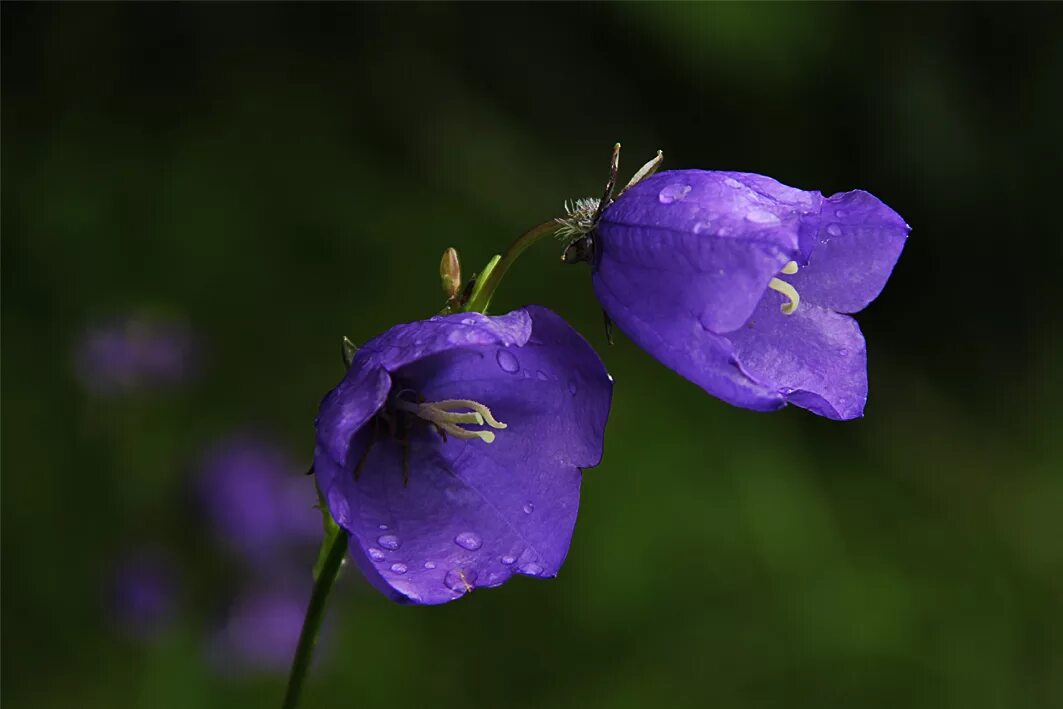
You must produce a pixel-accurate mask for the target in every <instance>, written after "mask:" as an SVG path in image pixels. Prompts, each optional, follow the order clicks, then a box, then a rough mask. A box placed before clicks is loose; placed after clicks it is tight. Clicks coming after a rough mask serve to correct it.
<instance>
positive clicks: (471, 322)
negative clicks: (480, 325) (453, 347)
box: [461, 318, 476, 325]
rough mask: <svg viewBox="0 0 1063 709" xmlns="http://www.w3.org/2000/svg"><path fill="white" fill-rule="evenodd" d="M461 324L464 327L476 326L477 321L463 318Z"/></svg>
mask: <svg viewBox="0 0 1063 709" xmlns="http://www.w3.org/2000/svg"><path fill="white" fill-rule="evenodd" d="M461 324H462V325H475V324H476V321H475V320H473V319H472V318H462V319H461Z"/></svg>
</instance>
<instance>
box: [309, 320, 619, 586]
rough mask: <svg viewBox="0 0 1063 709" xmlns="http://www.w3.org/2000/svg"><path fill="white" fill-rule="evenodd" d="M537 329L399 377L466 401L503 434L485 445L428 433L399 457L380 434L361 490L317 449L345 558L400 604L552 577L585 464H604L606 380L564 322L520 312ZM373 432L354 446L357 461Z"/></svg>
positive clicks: (438, 358) (431, 393)
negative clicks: (347, 550)
mask: <svg viewBox="0 0 1063 709" xmlns="http://www.w3.org/2000/svg"><path fill="white" fill-rule="evenodd" d="M527 313H528V316H529V318H530V320H531V321H532V322H533V323H534V325H533V328H532V331H531V333H530V338H529V339H528V340H527V341H526V343H525V344H524V346H521V347H505V346H499V345H495V344H493V345H488V346H483V347H471V348H465V347H459V348H454V349H452V350H448V351H445V352H438V353H436V354H435V355H433V356H431V357H427V358H424V359H422V360H419V361H417V362H414V363H411V364H410V365H407V366H406V367H403V368H401V369H399V370H396V371H395V372H394V375H393V376H394V378H395V380H396V382H401V383H402V385H403V386H410V387H411V389H415V390H416V391H417V392H418V394H420V395H421V396H424V397H425V398H426V399H427V400H429V401H438V400H443V399H472V400H475V401H477V402H479V403H482V404H484V405H486V406H488V407H489V408H490V409H491V411H492V413H493V414H494V416H495V418H497V419H498V420H499V421H501V422H504V423H505V424H506V425H507V427H506V428H505V429H502V430H499V431H497V437H496V438H495V440H494V442H493V443H490V444H488V443H484V442H483V441H480V440H476V439H473V440H456V439H454V438H453V437H451V438H449V439H448V440H447V441H446V442H445V443H444V442H443V441H442V439H441V437H440V436H439V434H438V433H437V432H436V431H435V430H433V429H432V428H430V427H429V426H427V425H418V426H416V427H415V429H414V430H413V431H412V432H411V434H410V445H409V448H408V456H409V457H408V463H407V465H408V470H409V482H408V484H406V485H404V484H403V452H402V447H401V446H400V444H399V443H398V442H396V441H394V440H392V439H391V438H390V437H389V436H386V435H385V436H383V437H382V438H381V439H378V440H377V441H376V443H374V444H373V447H372V448H371V449H370V452H369V454H368V456H367V457H366V458H365V464H364V466H362V468H361V473H360V476H359V479H358V480H357V481H355V480H354V475H353V472H352V466H351V465H350V464H348V465H347V466H346V467H340V466H338V465H336V464H335V463H334V462H333V461H332V460H331V459H330V456H328V455H322V453H321V451H319V453H318V456H317V457H318V459H319V461H320V464H321V465H322V466H323V469H322V470H319V474H321V475H323V478H322V479H328V480H330V481H332V486H331V488H329V489H328V491H327V495H326V499H327V502H328V505H329V509H330V511H331V512H332V515H333V517H334V518H335V519H336V521H337V522H338V523H339V524H340V525H341V526H342V527H344V528H345V529H347V530H348V531H349V532H350V533H351V555H352V557H353V558H354V559H355V561H356V562H357V563H358V565H359V567H360V568H361V569H362V570H363V572H364V573H365V574H366V577H367V578H368V579H369V580H370V582H371V583H372V584H373V585H374V586H376V587H377V588H378V589H379V590H381V591H383V592H384V593H386V594H387V595H389V596H390V597H392V598H393V599H395V600H398V601H402V602H412V603H424V604H433V603H444V602H447V601H450V600H453V599H455V598H458V597H460V596H462V595H464V594H465V593H467V592H468V591H469V590H471V589H473V588H477V587H489V586H497V585H499V584H501V583H504V582H505V581H506V580H507V579H508V578H510V577H511V576H512V575H513V574H514V573H522V574H525V575H531V576H553V575H556V574H557V571H558V569H559V568H560V566H561V564H562V562H563V561H564V558H565V555H566V554H567V551H568V546H569V542H570V540H571V536H572V530H573V527H574V525H575V519H576V512H577V509H578V504H579V487H580V480H581V472H580V468H581V467H587V466H591V465H595V464H596V463H597V462H598V461H599V460H600V458H601V452H602V435H603V432H604V427H605V419H606V416H607V414H608V409H609V399H610V396H611V382H610V380H609V378H608V375H607V374H606V372H605V368H604V366H603V365H602V363H601V361H600V359H599V358H598V356H597V355H596V354H595V353H594V351H593V350H592V349H591V348H590V346H589V345H588V344H587V343H586V342H585V341H584V340H583V338H582V337H580V336H579V334H578V333H576V332H575V331H574V330H572V328H571V327H569V326H568V325H567V324H566V323H564V321H563V320H561V318H559V317H558V316H557V315H554V314H553V313H551V312H550V311H547V310H545V309H542V308H537V307H534V306H532V307H529V308H528V309H527ZM370 439H371V432H370V431H369V430H368V429H363V431H361V432H360V433H359V434H358V435H357V436H356V437H355V442H354V444H353V446H352V447H351V452H350V453H349V454H348V461H350V460H351V458H353V457H358V458H361V454H362V452H363V451H364V450H365V447H366V446H367V445H368V444H369V441H370Z"/></svg>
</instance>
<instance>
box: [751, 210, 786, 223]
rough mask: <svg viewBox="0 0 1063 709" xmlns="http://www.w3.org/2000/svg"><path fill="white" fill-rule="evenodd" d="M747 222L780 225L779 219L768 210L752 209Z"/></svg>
mask: <svg viewBox="0 0 1063 709" xmlns="http://www.w3.org/2000/svg"><path fill="white" fill-rule="evenodd" d="M746 221H750V222H753V223H754V224H778V223H779V218H778V217H777V216H775V215H774V214H772V213H771V212H769V211H767V210H766V209H751V210H749V213H748V214H746Z"/></svg>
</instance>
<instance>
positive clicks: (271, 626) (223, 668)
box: [207, 582, 327, 676]
mask: <svg viewBox="0 0 1063 709" xmlns="http://www.w3.org/2000/svg"><path fill="white" fill-rule="evenodd" d="M307 595H308V592H307V591H306V590H305V589H303V590H300V591H297V590H296V589H294V588H292V587H291V585H290V584H285V583H283V582H281V583H279V584H273V585H271V586H269V587H267V588H264V589H258V590H256V591H255V592H253V593H246V594H243V595H241V596H239V597H238V598H237V599H236V601H235V603H234V604H233V606H232V607H231V608H230V609H229V612H228V614H227V616H226V618H225V621H224V623H223V624H222V625H221V627H220V628H219V629H218V630H217V631H216V632H215V634H214V636H213V637H212V638H211V641H210V644H209V645H208V647H207V656H208V660H209V661H210V662H211V664H212V665H213V666H214V667H215V668H216V669H217V670H218V671H219V672H220V673H222V674H226V675H232V676H240V675H246V674H257V673H282V672H284V671H285V670H287V669H288V666H289V664H290V663H291V659H292V653H294V652H295V647H296V645H297V644H298V642H299V631H300V630H301V629H302V625H303V613H304V611H305V610H306V598H307ZM326 639H327V636H326Z"/></svg>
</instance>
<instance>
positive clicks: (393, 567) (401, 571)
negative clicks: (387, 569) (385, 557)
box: [391, 562, 406, 574]
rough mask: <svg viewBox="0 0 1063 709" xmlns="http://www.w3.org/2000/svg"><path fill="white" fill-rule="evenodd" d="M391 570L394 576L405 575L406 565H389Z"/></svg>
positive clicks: (399, 563) (398, 563) (400, 563)
mask: <svg viewBox="0 0 1063 709" xmlns="http://www.w3.org/2000/svg"><path fill="white" fill-rule="evenodd" d="M391 570H392V571H394V572H395V573H396V574H404V573H406V564H403V563H402V562H396V563H394V564H392V565H391Z"/></svg>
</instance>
